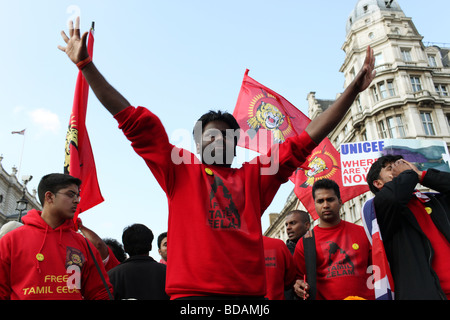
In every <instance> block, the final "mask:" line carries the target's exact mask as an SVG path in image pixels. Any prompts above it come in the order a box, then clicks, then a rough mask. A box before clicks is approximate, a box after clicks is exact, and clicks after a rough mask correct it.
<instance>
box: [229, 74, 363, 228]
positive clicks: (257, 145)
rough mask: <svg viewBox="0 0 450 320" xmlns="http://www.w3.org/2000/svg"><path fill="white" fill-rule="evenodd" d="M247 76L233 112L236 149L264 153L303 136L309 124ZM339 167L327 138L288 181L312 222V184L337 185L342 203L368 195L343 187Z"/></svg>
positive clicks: (337, 155)
mask: <svg viewBox="0 0 450 320" xmlns="http://www.w3.org/2000/svg"><path fill="white" fill-rule="evenodd" d="M248 72H249V70H248V69H247V70H246V71H245V75H244V80H243V81H242V86H241V90H240V92H239V97H238V100H237V103H236V107H235V109H234V112H233V116H234V117H235V118H236V120H237V122H238V123H239V126H240V127H241V129H242V132H241V137H240V140H239V142H238V145H239V146H241V147H244V148H247V149H251V150H254V151H257V152H260V153H267V152H268V150H269V149H270V147H271V146H272V145H273V144H274V143H283V142H284V141H285V140H286V139H287V138H289V137H292V136H296V135H298V134H300V133H301V132H303V130H305V128H306V127H307V126H308V124H309V123H310V122H311V120H310V119H309V118H308V117H307V116H305V115H304V114H303V113H302V112H301V111H300V110H298V109H297V108H296V107H295V106H294V105H292V104H291V103H290V102H289V101H287V100H286V99H285V98H284V97H282V96H281V95H279V94H278V93H276V92H275V91H273V90H271V89H269V88H267V87H265V86H263V85H262V84H260V83H258V82H257V81H255V80H254V79H252V78H251V77H249V76H248ZM340 166H341V160H340V155H339V153H338V152H337V150H336V149H335V148H334V147H333V145H332V144H331V142H330V141H329V140H328V138H326V139H324V140H323V141H322V143H321V144H320V145H319V146H318V147H317V148H316V149H314V150H313V152H312V153H311V155H310V156H309V157H308V159H307V161H305V163H304V165H303V166H302V168H298V169H297V171H296V172H295V173H294V174H293V175H292V176H291V178H290V180H291V181H292V182H293V183H294V184H295V187H294V193H295V194H296V195H297V197H298V198H299V200H300V201H301V202H302V203H303V205H304V206H305V208H306V209H307V210H308V212H309V213H310V215H311V216H312V217H313V218H314V220H316V219H317V218H318V216H317V213H316V209H315V206H314V201H313V198H312V194H311V191H312V185H313V184H314V181H315V180H317V179H323V178H329V179H332V180H334V181H336V182H337V184H338V185H339V188H340V192H341V199H342V202H343V203H344V202H346V201H348V200H350V199H353V198H354V197H357V196H359V195H360V194H362V193H364V192H367V191H369V187H368V186H357V187H344V186H343V185H342V176H341V167H340ZM308 167H309V168H310V169H309V170H308V169H307V168H308ZM305 170H306V171H305ZM305 173H306V174H305Z"/></svg>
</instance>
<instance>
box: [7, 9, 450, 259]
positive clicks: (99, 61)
mask: <svg viewBox="0 0 450 320" xmlns="http://www.w3.org/2000/svg"><path fill="white" fill-rule="evenodd" d="M356 2H357V1H356V0H345V1H331V0H316V1H304V0H278V1H264V0H258V1H256V0H239V1H235V0H230V1H212V0H209V1H206V0H191V1H181V0H179V1H153V0H152V1H144V0H129V1H111V0H108V1H99V0H94V1H92V0H91V1H61V0H59V1H56V0H48V1H39V2H38V1H24V0H18V1H4V0H1V1H0V33H1V39H2V50H0V61H1V65H2V67H1V70H2V77H0V110H1V117H0V154H2V155H3V157H4V159H3V162H2V164H3V167H4V168H5V170H6V171H7V172H9V173H11V168H12V167H13V166H14V165H15V166H17V167H18V166H19V160H20V156H21V150H22V142H23V138H24V137H22V136H19V135H11V131H16V130H22V129H24V128H26V129H27V131H26V135H25V145H24V153H23V160H22V164H21V172H20V175H21V176H22V175H26V174H31V175H33V176H34V178H33V180H32V181H31V182H30V184H29V190H31V189H33V188H37V185H38V183H39V180H40V178H41V177H42V176H43V175H45V174H47V173H50V172H62V169H63V162H64V142H65V134H66V129H67V126H68V121H69V116H70V112H71V108H72V101H73V94H74V88H75V81H76V75H77V69H76V67H75V66H74V65H73V64H72V63H71V62H70V61H69V60H68V58H67V57H66V56H65V54H64V53H62V52H61V51H59V50H58V49H57V46H58V45H63V44H64V43H63V40H62V38H61V36H60V31H61V30H67V28H66V25H67V20H68V19H69V18H71V17H74V16H76V15H78V14H79V15H80V16H81V29H82V30H88V28H89V27H90V24H91V22H92V21H95V24H96V30H95V45H94V61H95V63H96V65H97V67H98V68H99V69H100V71H101V72H102V73H103V75H104V76H105V77H106V79H107V80H108V81H109V82H110V83H111V84H112V85H113V86H114V87H115V88H117V89H118V90H119V91H120V92H121V93H122V94H123V95H124V96H125V97H126V98H127V99H128V100H129V101H130V103H131V104H133V105H136V106H138V105H142V106H145V107H147V108H149V109H150V110H152V111H153V112H154V113H155V114H157V115H158V116H159V117H160V118H161V120H162V122H163V124H164V125H165V127H166V130H167V132H168V134H169V137H172V142H173V143H177V142H179V141H177V133H179V132H180V130H181V132H191V130H192V127H193V125H194V123H195V121H196V120H197V119H198V117H199V116H200V115H201V114H203V113H204V112H206V111H208V110H210V109H215V110H217V109H221V110H227V111H229V112H232V111H233V109H234V106H235V104H236V100H237V96H238V93H239V89H240V85H241V81H242V78H243V76H244V72H245V69H246V68H248V69H250V74H249V75H250V76H251V77H253V78H254V79H255V80H257V81H258V82H260V83H262V84H264V85H266V86H267V87H269V88H271V89H272V90H274V91H276V92H278V93H279V94H281V95H283V96H284V97H285V98H286V99H288V100H289V101H290V102H292V103H293V104H294V105H296V106H297V107H298V108H299V109H300V110H302V111H303V112H304V113H305V114H307V102H306V97H307V94H308V93H309V92H311V91H315V92H316V96H317V98H319V99H333V98H335V96H336V94H338V93H340V92H342V91H343V89H344V88H343V83H344V77H343V75H342V74H341V73H340V72H339V68H340V67H341V65H342V63H343V61H344V58H345V55H344V52H343V51H342V50H341V47H342V45H343V43H344V41H345V24H346V21H347V18H348V16H349V14H350V12H351V11H352V10H353V8H354V6H355V5H356ZM399 3H400V5H401V7H402V9H403V10H404V12H405V13H406V15H407V16H408V17H412V18H413V22H414V23H415V25H416V27H417V29H418V30H419V32H420V33H421V34H422V35H423V36H424V41H425V42H442V43H445V42H446V43H450V38H449V36H448V30H449V29H450V28H449V24H450V22H449V19H448V12H449V11H450V3H449V2H448V0H430V1H426V2H423V1H419V0H408V1H406V0H404V1H400V2H399ZM87 128H88V132H89V136H90V139H91V144H92V147H93V152H94V156H95V160H96V164H97V171H98V177H99V183H100V188H101V190H102V193H103V196H104V198H105V202H104V203H102V204H100V205H98V206H97V207H95V208H93V209H91V210H89V211H87V212H85V213H83V214H82V215H81V218H82V220H83V222H84V224H85V225H86V226H87V227H89V228H91V229H93V230H94V231H96V232H97V233H98V234H99V235H100V236H101V237H112V238H116V239H118V240H120V239H121V235H122V230H123V228H124V227H126V226H127V225H130V224H133V223H144V224H146V225H147V226H148V227H149V228H150V229H152V230H153V232H154V234H155V239H156V237H157V236H158V234H160V233H161V232H163V231H166V229H167V200H166V197H165V195H164V193H163V192H162V190H161V189H160V188H159V186H158V184H157V183H156V180H155V179H154V178H153V176H152V174H151V172H150V171H149V170H148V168H147V167H146V166H145V164H144V162H143V161H142V160H141V159H140V158H139V157H138V156H137V155H136V154H135V153H134V151H133V150H132V149H131V147H130V145H129V143H128V141H127V140H126V139H125V137H124V136H123V134H122V132H121V131H119V130H118V129H117V123H116V121H115V120H114V119H113V118H112V117H111V116H110V114H109V113H108V112H107V111H106V110H105V109H104V108H103V107H102V106H101V105H100V103H99V102H98V100H97V99H96V98H95V96H94V95H93V93H92V92H91V94H90V97H89V106H88V115H87ZM248 156H250V157H251V156H252V155H251V154H250V155H249V154H248V153H245V155H244V156H243V157H240V158H239V159H241V158H246V157H248ZM246 160H251V158H249V159H246ZM237 165H239V163H237ZM292 188H293V185H292V183H290V182H288V183H287V184H285V185H284V186H283V187H282V188H281V189H280V192H279V194H278V195H277V196H276V198H275V199H274V202H273V204H272V205H271V206H270V207H269V209H268V210H267V212H266V214H265V215H264V216H263V229H264V230H265V229H266V228H267V226H268V215H267V213H269V212H279V211H280V210H281V209H282V208H283V206H284V203H285V201H286V198H287V196H288V195H289V193H290V191H291V190H292ZM187 214H188V212H187ZM186 227H188V226H186ZM153 245H154V249H153V250H152V252H151V255H152V256H153V257H154V258H156V259H159V256H158V253H157V250H156V240H155V242H154V244H153Z"/></svg>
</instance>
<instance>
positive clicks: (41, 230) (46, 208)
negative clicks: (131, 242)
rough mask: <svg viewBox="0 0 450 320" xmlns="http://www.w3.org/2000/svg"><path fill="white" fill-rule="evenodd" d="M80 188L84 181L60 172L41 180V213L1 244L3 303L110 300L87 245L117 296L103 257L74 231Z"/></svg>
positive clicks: (30, 215) (0, 293)
mask: <svg viewBox="0 0 450 320" xmlns="http://www.w3.org/2000/svg"><path fill="white" fill-rule="evenodd" d="M80 185H81V181H80V180H79V179H77V178H74V177H72V176H69V175H65V174H59V173H55V174H49V175H46V176H44V177H43V178H42V179H41V181H40V183H39V186H38V195H39V200H40V202H41V203H42V207H43V209H42V212H40V211H37V210H35V209H33V210H31V211H29V212H28V214H27V215H26V216H24V217H23V218H22V221H23V223H24V225H23V226H22V227H19V228H17V229H15V230H13V231H11V232H9V233H8V234H6V235H5V236H4V237H3V238H2V239H1V240H0V299H4V300H82V299H86V300H96V299H102V300H104V299H108V298H110V296H109V295H108V291H107V290H106V286H105V285H104V283H103V281H102V278H101V276H100V273H99V272H98V270H97V267H96V265H95V262H94V258H93V257H92V255H91V254H90V250H89V248H88V245H89V246H90V249H91V250H92V253H93V254H94V256H95V259H96V260H97V264H98V266H99V267H100V270H101V273H102V275H103V277H104V279H105V282H106V284H107V286H108V288H109V290H110V292H112V285H111V284H110V283H109V280H108V276H107V274H106V271H105V269H104V267H103V263H102V259H101V258H100V254H99V253H98V251H97V249H96V248H95V247H94V246H93V245H92V244H91V243H89V244H88V242H87V240H86V239H85V238H84V237H83V236H82V235H81V234H79V233H77V232H76V231H75V228H74V223H73V216H74V214H75V212H76V210H77V205H78V203H79V201H80V197H79V194H80V193H79V187H80Z"/></svg>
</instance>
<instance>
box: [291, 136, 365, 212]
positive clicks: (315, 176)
mask: <svg viewBox="0 0 450 320" xmlns="http://www.w3.org/2000/svg"><path fill="white" fill-rule="evenodd" d="M305 165H307V166H308V167H309V168H310V169H309V170H305V169H297V171H296V172H295V173H294V174H293V175H292V177H291V178H290V179H291V181H292V182H294V184H295V187H294V193H295V194H296V195H297V197H298V198H299V200H300V201H301V203H302V204H303V205H304V206H305V208H306V210H307V211H308V212H309V214H310V215H311V216H312V217H313V219H314V220H316V219H318V218H319V216H318V215H317V213H316V209H315V205H314V200H313V197H312V186H313V184H314V182H315V181H317V180H319V179H324V178H327V179H331V180H334V181H335V182H336V183H337V184H338V185H339V191H340V193H341V200H342V203H345V202H347V201H349V200H351V199H353V198H355V197H357V196H359V195H360V194H363V193H365V192H367V191H369V186H367V185H365V186H363V185H361V186H351V187H344V186H343V184H342V174H341V157H340V154H339V152H338V151H337V150H336V149H335V148H334V146H333V145H332V144H331V142H330V140H329V139H328V138H325V139H324V140H323V141H322V142H321V143H320V144H319V146H317V147H316V148H315V149H314V150H313V152H312V153H311V154H310V155H309V157H308V158H307V161H306V162H305Z"/></svg>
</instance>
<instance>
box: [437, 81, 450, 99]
mask: <svg viewBox="0 0 450 320" xmlns="http://www.w3.org/2000/svg"><path fill="white" fill-rule="evenodd" d="M434 88H435V89H436V93H437V94H438V95H440V96H443V97H448V90H447V86H446V85H445V84H435V85H434Z"/></svg>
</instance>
